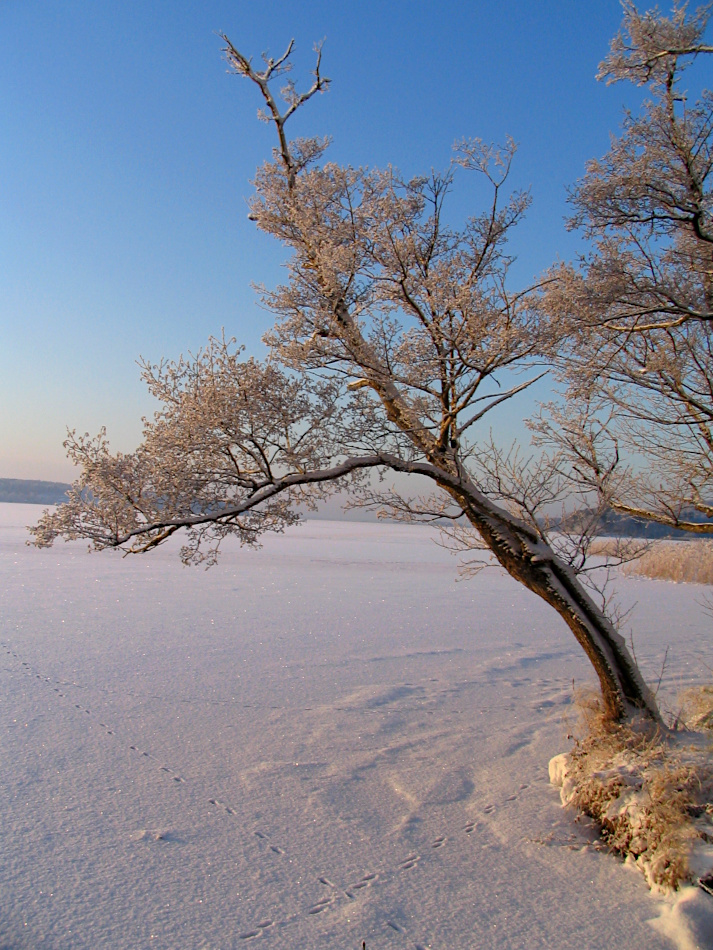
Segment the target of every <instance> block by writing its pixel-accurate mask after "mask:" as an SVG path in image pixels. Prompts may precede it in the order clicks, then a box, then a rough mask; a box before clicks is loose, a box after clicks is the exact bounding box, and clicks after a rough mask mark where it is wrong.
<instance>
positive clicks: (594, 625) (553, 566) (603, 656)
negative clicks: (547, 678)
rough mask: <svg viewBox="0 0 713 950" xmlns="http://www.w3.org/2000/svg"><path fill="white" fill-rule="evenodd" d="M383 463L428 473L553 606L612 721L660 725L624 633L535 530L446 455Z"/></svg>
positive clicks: (518, 575)
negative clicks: (591, 671) (592, 674)
mask: <svg viewBox="0 0 713 950" xmlns="http://www.w3.org/2000/svg"><path fill="white" fill-rule="evenodd" d="M384 460H385V461H386V458H385V457H384ZM387 464H389V466H390V467H391V468H393V469H395V470H397V471H399V470H400V471H405V472H414V473H418V474H421V475H426V476H427V477H429V478H431V479H433V480H434V481H435V482H437V483H438V484H439V485H440V486H441V488H443V489H445V491H447V492H448V494H449V495H450V496H451V497H452V498H453V499H454V500H455V501H456V502H457V504H458V505H459V507H460V508H461V509H462V510H463V513H464V514H465V516H466V517H467V518H468V520H469V521H470V523H471V524H472V525H473V527H474V528H475V529H476V531H477V532H478V534H479V535H480V536H481V537H482V539H483V541H484V542H485V544H486V545H487V547H488V548H489V549H490V550H491V551H492V553H493V554H494V555H495V557H496V558H497V560H498V562H499V563H500V564H501V565H502V567H504V568H505V570H506V571H507V572H508V574H510V576H511V577H513V578H514V579H515V580H516V581H519V583H521V584H523V585H524V586H525V587H527V588H528V590H531V591H532V592H533V593H535V594H537V595H538V597H541V598H542V599H543V600H544V601H546V603H548V604H549V605H550V606H551V607H554V609H555V610H556V611H557V613H558V614H559V615H560V617H562V619H563V620H564V622H565V623H566V624H567V626H568V627H569V629H570V630H571V631H572V633H573V634H574V636H575V637H576V639H577V642H578V643H579V644H580V646H581V647H582V649H583V650H584V652H585V653H586V654H587V657H588V659H589V661H590V663H591V664H592V666H593V667H594V669H595V671H596V674H597V676H598V678H599V683H600V686H601V690H602V699H603V702H604V706H605V709H606V712H607V713H608V715H609V716H610V717H611V718H612V719H613V720H614V721H619V720H622V719H625V718H628V717H632V716H636V715H643V716H646V717H647V718H649V719H651V720H653V721H654V722H655V723H657V724H659V725H663V721H662V719H661V714H660V712H659V710H658V706H657V705H656V699H655V698H654V695H653V693H652V692H651V690H650V689H649V687H648V686H647V685H646V682H645V681H644V678H643V676H642V675H641V672H640V670H639V668H638V666H637V664H636V661H635V660H634V658H633V657H632V655H631V653H630V652H629V650H628V649H627V647H626V642H625V640H624V638H623V637H622V636H621V634H620V633H618V632H617V630H616V629H615V628H614V625H613V624H612V623H611V621H610V620H608V619H607V617H606V615H605V614H604V613H603V611H601V610H600V609H599V607H597V605H596V604H595V603H594V601H593V600H592V598H591V597H590V596H589V594H588V593H587V592H586V590H585V589H584V588H583V586H582V584H581V583H580V582H579V580H578V579H577V576H576V575H575V573H574V572H573V571H572V569H571V568H570V567H569V565H567V564H565V563H564V562H563V561H562V560H561V559H560V558H559V557H558V556H557V555H556V554H555V552H554V551H553V550H552V548H551V547H550V546H549V545H548V544H547V543H546V542H545V541H543V540H542V538H541V537H540V536H539V535H538V534H537V533H536V532H535V531H534V529H532V528H531V527H530V526H529V525H527V524H525V523H524V522H522V521H520V520H519V519H518V518H516V517H515V516H514V515H511V514H510V513H509V512H508V511H506V510H505V509H503V508H500V507H499V506H498V505H495V504H494V503H493V502H492V501H490V499H488V498H487V497H486V496H485V495H483V494H482V493H481V492H480V491H479V490H478V488H477V487H476V486H475V484H474V483H473V482H472V481H471V480H470V478H469V477H468V475H467V474H466V473H465V472H464V471H463V470H462V468H461V467H460V466H458V468H459V471H458V474H454V472H453V471H449V468H450V466H449V465H448V463H447V462H446V460H445V459H444V460H443V462H442V463H441V460H438V461H435V462H434V461H433V460H432V461H431V463H430V464H429V463H418V462H411V463H408V462H403V461H402V460H397V459H395V458H393V457H389V459H388V463H387Z"/></svg>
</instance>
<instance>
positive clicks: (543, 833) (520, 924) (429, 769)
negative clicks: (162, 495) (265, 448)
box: [0, 505, 713, 950]
mask: <svg viewBox="0 0 713 950" xmlns="http://www.w3.org/2000/svg"><path fill="white" fill-rule="evenodd" d="M40 510H41V509H40V508H37V507H35V506H23V505H0V576H1V577H2V582H1V583H0V762H1V763H2V768H1V772H2V775H1V777H0V809H1V811H0V814H1V815H2V820H1V821H0V894H2V898H1V899H0V947H12V948H32V950H35V948H43V950H44V948H48V950H49V948H64V947H71V948H93V950H96V948H104V947H106V948H112V950H123V948H125V950H135V948H143V947H156V948H166V950H169V948H178V947H180V948H185V950H189V948H221V950H227V948H248V947H251V946H253V945H255V942H256V941H257V942H258V943H257V947H262V946H264V947H265V948H267V947H268V946H269V947H273V948H275V950H282V948H284V950H287V948H289V950H296V948H300V950H313V948H320V947H325V948H327V947H329V948H334V950H341V948H359V947H361V941H362V940H365V941H366V944H367V948H368V950H380V948H394V950H396V948H408V950H417V948H429V950H441V948H442V950H470V948H478V950H480V948H483V950H486V948H498V950H509V948H523V950H525V948H527V950H539V948H543V950H544V948H548V950H559V948H562V950H564V948H588V950H589V948H591V950H597V948H602V950H604V948H610V947H615V946H619V947H627V948H628V950H637V948H650V950H659V948H666V947H672V946H679V947H682V948H683V947H687V946H689V947H695V946H696V945H703V944H701V942H700V941H701V939H703V938H701V937H700V935H701V934H704V933H705V931H706V927H708V925H709V923H710V919H711V918H710V914H711V909H713V899H711V898H709V897H707V895H703V894H702V892H694V893H693V895H690V894H687V895H685V901H683V900H682V899H679V900H678V901H674V900H673V899H668V900H667V901H664V900H662V899H661V898H656V897H654V896H652V895H650V894H649V893H648V891H647V890H646V887H645V884H644V882H643V879H641V878H640V876H639V875H638V874H636V873H633V872H632V871H630V870H629V869H628V868H626V867H624V866H623V865H622V864H621V863H620V862H618V861H617V860H616V859H615V858H613V857H611V856H609V855H605V854H600V853H598V852H597V850H596V848H595V847H594V845H593V840H594V839H593V835H592V833H591V831H590V830H588V829H587V828H586V827H583V826H582V825H581V824H576V823H575V822H574V820H573V816H572V815H571V814H569V813H567V812H565V811H563V810H562V809H561V807H560V805H559V795H558V792H557V790H556V789H553V788H552V787H551V786H550V785H549V782H548V775H547V765H548V761H549V759H550V758H551V756H553V755H554V754H555V753H557V752H560V751H564V750H566V749H567V748H569V746H570V745H571V742H570V741H569V740H568V739H567V733H568V732H569V731H570V730H571V729H573V728H574V726H575V719H576V717H575V714H574V712H573V710H572V708H571V697H572V682H573V680H574V681H575V683H576V684H577V685H583V684H585V683H588V682H591V677H590V674H589V670H588V667H587V663H586V660H585V658H584V657H583V655H582V656H581V655H580V650H579V647H578V646H577V644H576V643H575V642H574V641H573V640H572V638H571V635H570V634H569V633H568V631H567V630H566V628H565V627H564V624H562V623H561V622H560V621H559V619H558V618H556V617H555V615H554V614H553V613H552V612H551V611H550V610H549V609H548V608H547V607H546V606H545V605H543V604H541V603H540V602H539V601H538V600H537V599H536V598H535V597H533V596H532V595H530V594H529V593H528V592H527V591H524V590H523V589H521V588H519V587H518V586H517V585H516V584H514V583H513V582H512V581H510V580H509V579H508V578H507V577H504V576H502V575H501V573H500V572H499V571H498V570H496V569H488V570H486V571H484V572H482V573H481V574H480V575H479V576H478V577H477V578H476V579H475V580H473V581H468V582H459V583H456V582H455V571H456V562H455V561H454V560H453V559H452V558H451V557H450V556H449V555H448V554H447V553H446V552H444V551H443V550H441V549H440V548H438V547H436V546H435V545H434V544H432V542H431V538H432V532H431V531H430V529H426V528H419V527H410V526H400V525H373V524H358V523H333V522H308V523H307V524H306V525H304V526H302V527H300V528H298V529H295V530H291V531H290V532H288V533H287V534H285V535H284V536H275V537H270V538H267V539H266V540H265V546H264V548H263V549H262V550H260V551H249V550H241V549H240V548H238V547H237V546H236V545H227V546H226V548H225V551H224V553H223V556H222V558H221V561H220V563H219V565H218V566H217V567H216V568H213V569H211V570H210V571H207V572H205V571H202V570H200V569H195V568H193V569H189V568H184V567H182V565H181V564H180V562H179V561H178V558H177V553H176V547H173V548H169V547H166V548H161V549H158V550H157V551H155V552H152V553H151V554H150V555H148V556H145V557H142V558H123V559H122V558H121V557H120V556H118V555H116V554H115V553H113V552H105V553H103V554H100V555H98V554H92V555H90V554H88V553H87V552H86V548H85V546H84V545H82V544H60V545H59V546H57V547H55V548H53V549H51V550H49V551H37V550H34V549H31V548H28V547H26V546H25V544H24V541H25V537H26V533H25V530H24V527H23V526H24V525H26V524H28V523H32V522H33V521H34V520H36V518H37V516H38V514H39V512H40ZM695 593H696V592H695V591H693V590H692V589H691V588H690V587H687V586H686V585H682V586H681V585H679V586H673V585H669V584H665V583H661V582H653V581H640V580H634V579H630V578H626V579H622V581H621V588H620V597H621V599H622V602H623V603H624V605H627V604H629V603H631V602H633V601H637V600H638V601H639V606H638V608H637V611H636V614H635V625H636V627H637V628H638V629H640V630H641V631H642V632H641V634H640V635H639V636H638V637H637V639H636V650H637V655H638V657H639V661H640V662H641V664H642V666H643V668H644V672H645V674H646V675H647V676H648V677H649V679H650V680H653V681H654V682H655V681H656V679H657V678H658V673H659V669H660V665H661V660H662V657H663V653H664V650H665V647H666V645H668V644H671V651H670V657H669V662H668V665H667V668H666V671H665V673H664V680H663V683H662V689H663V690H664V691H665V695H666V697H667V698H668V697H671V702H673V696H674V695H675V692H676V690H678V689H679V688H681V687H683V686H686V685H692V684H694V683H697V682H703V681H704V680H705V678H706V677H708V676H709V675H710V674H709V672H708V671H707V669H706V666H705V664H707V663H709V661H710V653H709V646H708V644H709V621H708V619H707V618H706V616H705V613H704V612H703V610H702V609H701V607H700V606H699V605H698V604H697V603H696V600H695ZM570 641H571V642H570ZM701 899H703V900H701ZM706 902H709V903H706ZM657 918H658V929H655V928H653V927H652V926H650V923H649V922H650V921H652V920H656V919H657ZM662 922H663V923H662ZM696 934H698V937H696ZM685 941H688V943H686V942H685ZM712 945H713V944H712Z"/></svg>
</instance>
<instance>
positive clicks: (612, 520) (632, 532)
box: [550, 509, 704, 541]
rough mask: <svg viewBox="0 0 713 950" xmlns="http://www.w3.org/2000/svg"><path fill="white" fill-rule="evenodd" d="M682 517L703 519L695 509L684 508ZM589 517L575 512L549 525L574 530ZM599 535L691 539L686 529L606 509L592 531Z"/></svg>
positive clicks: (653, 538)
mask: <svg viewBox="0 0 713 950" xmlns="http://www.w3.org/2000/svg"><path fill="white" fill-rule="evenodd" d="M681 515H682V517H684V518H686V519H687V520H689V521H703V520H704V518H703V515H701V514H700V513H699V512H697V511H693V510H686V511H683V512H681ZM590 517H591V512H589V511H587V510H586V509H585V510H584V511H579V512H575V513H574V514H571V515H568V516H567V517H566V518H562V519H559V520H558V521H554V522H552V521H551V522H550V527H552V528H555V529H556V528H558V527H559V528H561V529H562V530H564V531H572V532H576V531H577V530H578V528H580V526H581V525H582V524H586V522H587V521H588V520H589V518H590ZM592 533H593V534H595V535H597V536H599V537H612V538H650V539H651V540H652V541H655V540H657V539H659V538H681V539H684V538H687V539H688V540H689V541H690V540H691V534H690V533H689V532H688V531H681V530H679V529H678V528H669V527H668V525H664V524H657V523H656V522H655V521H644V520H642V519H641V518H632V517H631V516H630V515H624V514H620V513H619V512H618V511H612V510H611V509H610V510H609V511H606V512H605V513H604V515H602V517H601V519H600V521H599V523H598V525H597V526H596V528H595V529H594V530H593V532H592Z"/></svg>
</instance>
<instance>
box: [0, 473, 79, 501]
mask: <svg viewBox="0 0 713 950" xmlns="http://www.w3.org/2000/svg"><path fill="white" fill-rule="evenodd" d="M69 487H70V486H69V485H65V483H64V482H43V481H40V480H39V479H36V478H0V502H3V501H4V502H8V501H11V502H18V503H20V504H25V505H59V504H61V503H62V502H63V501H66V500H67V498H66V492H67V491H68V490H69Z"/></svg>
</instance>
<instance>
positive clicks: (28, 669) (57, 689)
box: [0, 642, 185, 784]
mask: <svg viewBox="0 0 713 950" xmlns="http://www.w3.org/2000/svg"><path fill="white" fill-rule="evenodd" d="M0 647H2V649H4V650H5V652H6V653H7V654H8V656H12V657H14V658H15V659H16V660H19V661H20V666H21V667H22V669H23V672H24V673H26V674H27V675H29V676H32V677H33V678H35V679H38V680H40V682H42V683H45V684H47V685H51V684H52V683H55V684H56V685H54V686H52V692H54V693H56V694H57V696H58V697H59V698H60V699H66V698H68V697H67V694H66V693H63V692H62V687H63V684H62V683H61V681H60V680H52V679H51V678H50V677H49V676H42V675H41V674H40V673H38V672H37V671H36V670H34V669H33V668H32V666H31V665H30V664H29V663H27V662H26V661H25V660H20V657H19V656H18V654H17V653H15V652H13V650H11V649H10V647H9V646H8V645H7V644H6V643H2V642H0ZM64 688H66V687H64ZM72 706H73V708H74V709H76V710H77V712H79V713H83V714H84V715H86V716H89V717H91V718H93V716H92V711H91V709H88V708H87V707H86V706H83V705H82V704H81V703H75V702H72ZM94 722H95V723H96V725H97V726H99V728H100V729H103V730H104V732H105V733H106V734H107V735H108V736H114V735H115V732H114V730H113V729H110V728H109V726H108V725H107V724H106V723H105V722H101V721H99V720H97V719H94ZM128 751H129V752H134V753H136V754H137V755H139V756H140V757H141V758H143V759H149V760H152V761H153V762H158V761H159V760H158V759H157V758H156V756H154V755H153V754H152V753H151V752H147V751H145V750H144V749H140V748H139V747H138V746H135V745H130V746H128ZM159 771H160V772H164V773H165V774H166V776H167V777H170V778H171V779H172V780H173V781H174V782H176V783H177V784H183V783H184V782H185V779H184V778H183V777H182V776H181V775H179V774H178V773H177V772H174V770H173V769H171V768H169V767H168V766H167V765H161V766H159Z"/></svg>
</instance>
